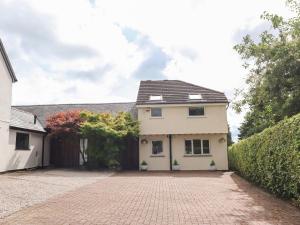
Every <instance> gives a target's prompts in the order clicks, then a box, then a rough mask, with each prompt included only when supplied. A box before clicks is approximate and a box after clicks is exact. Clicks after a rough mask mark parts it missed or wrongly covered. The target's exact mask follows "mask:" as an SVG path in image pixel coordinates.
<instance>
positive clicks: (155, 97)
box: [149, 95, 163, 101]
mask: <svg viewBox="0 0 300 225" xmlns="http://www.w3.org/2000/svg"><path fill="white" fill-rule="evenodd" d="M162 100H163V96H162V95H150V96H149V101H162Z"/></svg>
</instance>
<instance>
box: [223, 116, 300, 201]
mask: <svg viewBox="0 0 300 225" xmlns="http://www.w3.org/2000/svg"><path fill="white" fill-rule="evenodd" d="M228 155H229V165H230V168H231V169H232V170H235V171H237V172H238V173H239V174H240V175H241V176H243V177H245V178H246V179H248V180H250V181H252V182H254V183H256V184H257V185H259V186H261V187H263V188H265V189H267V190H268V191H270V192H271V193H273V194H275V195H277V196H280V197H283V198H287V199H292V200H294V201H295V202H296V203H297V205H298V206H300V114H297V115H295V116H293V117H291V118H289V119H285V120H283V121H281V122H280V123H278V124H277V125H276V126H274V127H271V128H267V129H265V130H264V131H263V132H261V133H259V134H255V135H253V136H251V137H249V138H247V139H244V140H241V141H239V142H238V143H236V144H234V145H232V146H231V147H230V148H229V152H228Z"/></svg>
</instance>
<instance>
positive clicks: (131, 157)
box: [121, 138, 139, 170]
mask: <svg viewBox="0 0 300 225" xmlns="http://www.w3.org/2000/svg"><path fill="white" fill-rule="evenodd" d="M125 146H126V148H125V149H124V151H123V152H122V160H121V165H122V168H123V169H124V170H138V169H139V141H138V139H134V138H129V139H127V140H125Z"/></svg>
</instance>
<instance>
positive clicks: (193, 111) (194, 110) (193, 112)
mask: <svg viewBox="0 0 300 225" xmlns="http://www.w3.org/2000/svg"><path fill="white" fill-rule="evenodd" d="M189 115H190V116H203V115H204V107H190V108H189Z"/></svg>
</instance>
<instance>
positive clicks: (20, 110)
mask: <svg viewBox="0 0 300 225" xmlns="http://www.w3.org/2000/svg"><path fill="white" fill-rule="evenodd" d="M11 109H13V110H16V111H19V112H22V113H27V114H30V115H32V116H35V115H34V114H33V113H31V112H28V111H24V110H22V109H18V108H15V107H13V106H12V107H11Z"/></svg>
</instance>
